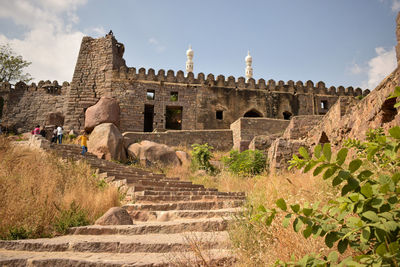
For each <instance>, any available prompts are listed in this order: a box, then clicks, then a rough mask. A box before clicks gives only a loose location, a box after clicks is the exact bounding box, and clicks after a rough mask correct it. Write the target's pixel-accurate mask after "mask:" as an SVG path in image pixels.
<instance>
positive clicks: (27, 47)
mask: <svg viewBox="0 0 400 267" xmlns="http://www.w3.org/2000/svg"><path fill="white" fill-rule="evenodd" d="M86 2H87V0H63V1H59V0H33V1H29V0H13V1H8V0H0V6H1V9H0V18H3V19H11V20H12V21H13V22H14V23H15V24H16V25H21V26H23V27H24V29H26V30H25V32H24V33H23V35H22V38H13V39H10V38H8V37H7V36H5V35H4V34H1V33H0V43H9V44H10V45H11V47H12V48H13V49H14V51H15V52H16V53H17V54H20V55H22V56H23V57H24V59H26V60H28V61H31V62H32V65H31V66H29V68H28V69H27V71H28V72H29V73H31V74H32V76H33V77H34V78H35V79H34V80H35V81H36V82H37V81H39V80H58V81H59V82H62V81H71V79H72V74H73V71H74V67H75V63H76V58H77V56H78V52H79V46H80V42H81V40H82V37H83V36H84V33H83V32H81V31H78V30H73V26H74V25H75V24H76V23H77V22H78V21H79V18H78V16H77V15H76V10H77V8H78V7H79V6H80V5H84V4H85V3H86ZM103 30H104V29H103ZM93 32H97V33H100V32H101V27H98V28H94V29H93Z"/></svg>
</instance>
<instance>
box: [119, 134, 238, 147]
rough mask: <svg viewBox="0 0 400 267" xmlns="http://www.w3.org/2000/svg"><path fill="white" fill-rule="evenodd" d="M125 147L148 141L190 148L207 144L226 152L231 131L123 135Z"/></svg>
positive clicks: (230, 145) (230, 144) (230, 140)
mask: <svg viewBox="0 0 400 267" xmlns="http://www.w3.org/2000/svg"><path fill="white" fill-rule="evenodd" d="M123 136H124V137H125V139H124V142H125V145H126V146H129V145H130V144H132V143H135V142H140V141H142V140H149V141H153V142H156V143H160V144H166V145H169V146H184V147H187V148H191V145H192V144H205V143H208V144H209V145H211V146H212V147H214V149H216V150H220V151H228V150H230V149H231V148H232V146H233V139H232V131H231V130H198V131H186V130H183V131H166V132H163V133H140V132H139V133H138V132H126V133H123Z"/></svg>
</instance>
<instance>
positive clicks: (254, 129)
mask: <svg viewBox="0 0 400 267" xmlns="http://www.w3.org/2000/svg"><path fill="white" fill-rule="evenodd" d="M288 124H289V121H288V120H278V119H268V118H240V119H238V120H237V121H235V122H234V123H232V124H231V130H232V132H233V148H234V149H237V150H239V151H244V150H246V149H248V148H249V144H250V142H251V140H252V139H253V138H254V136H257V135H273V134H279V133H281V134H283V132H284V130H285V129H286V127H287V126H288Z"/></svg>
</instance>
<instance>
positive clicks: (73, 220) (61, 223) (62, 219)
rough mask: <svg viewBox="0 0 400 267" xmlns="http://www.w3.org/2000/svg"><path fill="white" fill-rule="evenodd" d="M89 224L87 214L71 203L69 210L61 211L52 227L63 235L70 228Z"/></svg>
mask: <svg viewBox="0 0 400 267" xmlns="http://www.w3.org/2000/svg"><path fill="white" fill-rule="evenodd" d="M89 223H90V222H89V219H88V214H87V212H86V211H85V210H84V209H82V208H80V207H79V206H78V205H77V204H75V202H72V203H71V205H70V207H69V209H65V210H61V213H60V215H59V217H58V218H57V220H56V222H55V224H54V226H55V229H56V230H57V232H59V233H61V234H65V233H66V232H67V230H68V228H70V227H76V226H84V225H88V224H89Z"/></svg>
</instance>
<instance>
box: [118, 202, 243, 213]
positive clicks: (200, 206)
mask: <svg viewBox="0 0 400 267" xmlns="http://www.w3.org/2000/svg"><path fill="white" fill-rule="evenodd" d="M243 203H244V201H243V200H225V201H202V202H199V201H197V202H195V201H184V202H173V203H154V204H150V203H137V204H126V205H124V206H123V208H125V209H126V210H127V211H128V212H131V211H134V210H141V211H143V210H147V211H167V210H216V209H226V208H237V207H240V206H242V205H243Z"/></svg>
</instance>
